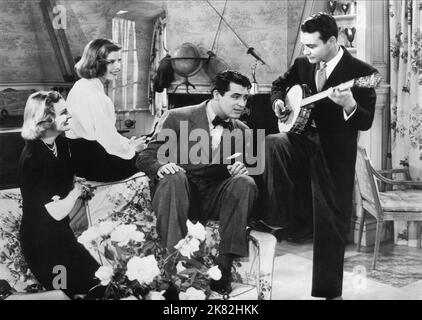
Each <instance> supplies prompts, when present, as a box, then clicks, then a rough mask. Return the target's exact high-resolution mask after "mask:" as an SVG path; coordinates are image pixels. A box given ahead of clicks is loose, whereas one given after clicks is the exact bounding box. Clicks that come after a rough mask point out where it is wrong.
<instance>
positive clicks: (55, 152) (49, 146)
mask: <svg viewBox="0 0 422 320" xmlns="http://www.w3.org/2000/svg"><path fill="white" fill-rule="evenodd" d="M43 142H44V141H43ZM44 144H45V145H46V147H47V148H48V150H50V151H51V152H52V153H53V154H54V156H55V157H56V158H57V145H56V141H54V142H53V145H49V144H48V143H46V142H44Z"/></svg>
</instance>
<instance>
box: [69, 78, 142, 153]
mask: <svg viewBox="0 0 422 320" xmlns="http://www.w3.org/2000/svg"><path fill="white" fill-rule="evenodd" d="M66 102H67V107H68V110H69V112H70V114H71V115H72V118H71V119H70V120H69V122H70V130H68V131H67V132H66V136H67V137H68V138H70V139H77V138H83V139H86V140H91V141H97V142H98V143H99V144H100V145H101V146H103V147H104V149H105V150H106V151H107V153H109V154H111V155H115V156H118V157H120V158H122V159H126V160H129V159H132V158H133V157H134V156H135V148H134V147H133V146H132V145H131V144H130V143H129V141H130V140H129V139H127V138H125V137H123V136H122V135H121V134H119V133H118V132H117V129H116V126H115V124H116V114H115V111H114V105H113V102H112V101H111V99H110V98H109V97H108V96H107V95H106V94H105V92H104V86H103V84H102V82H101V80H100V79H98V78H93V79H84V78H82V79H80V80H78V81H76V83H75V85H74V86H73V88H72V89H71V90H70V92H69V94H68V96H67V100H66Z"/></svg>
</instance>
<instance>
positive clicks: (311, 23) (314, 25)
mask: <svg viewBox="0 0 422 320" xmlns="http://www.w3.org/2000/svg"><path fill="white" fill-rule="evenodd" d="M300 30H301V31H302V32H306V33H314V32H319V34H320V39H321V40H322V41H323V42H324V43H325V42H327V40H328V39H330V38H331V37H332V36H334V37H335V38H336V39H337V38H338V27H337V23H336V20H335V19H334V18H333V17H332V16H331V15H329V14H328V13H325V12H320V13H316V14H314V15H312V16H310V17H309V18H308V19H306V20H305V21H304V22H303V23H302V24H301V25H300Z"/></svg>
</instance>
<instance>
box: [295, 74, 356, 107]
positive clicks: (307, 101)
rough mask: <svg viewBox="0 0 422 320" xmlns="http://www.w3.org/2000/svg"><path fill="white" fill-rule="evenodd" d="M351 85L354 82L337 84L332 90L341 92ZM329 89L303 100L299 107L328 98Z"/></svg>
mask: <svg viewBox="0 0 422 320" xmlns="http://www.w3.org/2000/svg"><path fill="white" fill-rule="evenodd" d="M353 84H354V80H350V81H347V82H344V83H342V84H339V85H338V86H336V87H334V88H339V89H340V91H343V90H347V89H349V88H351V87H353ZM330 89H331V88H328V89H327V90H324V91H321V92H318V93H317V94H314V95H312V96H309V97H306V98H304V99H303V100H302V102H301V104H300V106H301V107H304V106H306V105H308V104H311V103H314V102H316V101H319V100H322V99H324V98H326V97H328V96H329V91H330Z"/></svg>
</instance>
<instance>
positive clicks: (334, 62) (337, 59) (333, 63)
mask: <svg viewBox="0 0 422 320" xmlns="http://www.w3.org/2000/svg"><path fill="white" fill-rule="evenodd" d="M343 54H344V52H343V48H342V47H339V50H338V52H337V54H336V55H335V57H334V58H332V59H331V60H330V61H326V62H325V63H326V67H325V74H326V75H327V80H328V78H329V77H330V75H331V73H332V72H333V70H334V68H335V67H336V66H337V64H338V63H339V62H340V60H341V58H342V57H343ZM322 63H323V62H320V67H321V66H322ZM317 81H318V79H317V74H315V83H317ZM356 109H357V106H355V108H354V109H353V111H352V112H351V113H350V114H349V115H348V114H347V113H346V111H344V109H343V116H344V120H346V121H347V120H349V118H350V117H351V116H352V115H353V114H354V113H355V111H356Z"/></svg>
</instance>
